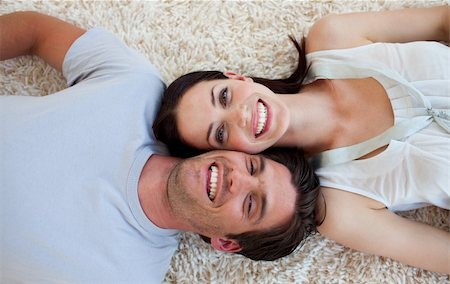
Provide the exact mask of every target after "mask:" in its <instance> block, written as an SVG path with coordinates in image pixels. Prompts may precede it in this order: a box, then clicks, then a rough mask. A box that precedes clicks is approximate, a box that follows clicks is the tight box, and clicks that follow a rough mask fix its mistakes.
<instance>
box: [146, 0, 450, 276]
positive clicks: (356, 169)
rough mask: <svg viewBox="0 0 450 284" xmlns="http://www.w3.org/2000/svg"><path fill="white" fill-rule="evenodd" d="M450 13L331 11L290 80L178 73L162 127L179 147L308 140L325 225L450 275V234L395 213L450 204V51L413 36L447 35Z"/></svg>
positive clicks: (254, 148)
mask: <svg viewBox="0 0 450 284" xmlns="http://www.w3.org/2000/svg"><path fill="white" fill-rule="evenodd" d="M449 14H450V12H449V7H448V6H443V7H434V8H422V9H405V10H398V11H387V12H372V13H352V14H343V15H331V16H327V17H325V18H323V19H321V20H319V21H318V22H317V23H316V24H315V25H314V26H313V27H312V28H311V30H310V32H309V34H308V39H307V41H306V42H305V41H303V44H302V47H300V45H298V44H297V43H296V42H294V43H295V44H296V48H297V50H298V51H299V54H300V57H299V66H298V68H297V70H296V71H295V72H294V73H293V74H292V75H291V76H290V77H289V78H287V79H284V80H283V79H281V80H268V79H262V78H247V77H244V76H241V75H237V74H234V73H231V72H227V73H224V74H222V73H220V72H194V73H191V74H187V75H185V76H182V77H180V78H179V79H177V80H176V81H174V82H173V83H172V84H171V85H170V86H169V88H168V89H167V91H166V95H165V98H164V101H163V105H162V108H161V110H160V113H159V115H158V119H157V120H156V121H155V124H154V130H155V134H156V135H157V138H159V139H161V140H162V141H163V142H165V143H167V144H168V146H169V147H170V149H171V151H172V152H173V153H174V154H178V155H183V154H193V153H195V152H196V151H200V150H209V149H232V150H240V151H245V152H248V153H258V152H260V151H263V150H264V149H267V148H269V147H272V146H277V147H297V148H302V149H303V150H304V151H305V153H306V155H307V156H308V157H310V158H311V160H312V161H313V162H315V163H316V166H317V167H318V168H319V169H318V170H317V174H318V175H319V177H320V182H321V185H322V190H321V191H322V193H323V196H324V201H323V202H319V205H318V207H317V210H318V215H321V214H324V216H325V219H324V220H323V223H322V224H321V225H320V226H318V227H317V229H318V231H319V232H320V233H322V234H323V235H325V236H328V237H330V238H332V239H334V240H336V241H338V242H340V243H341V244H343V245H346V246H348V247H351V248H354V249H357V250H361V251H364V252H368V253H373V254H377V255H383V256H388V257H392V258H394V259H397V260H399V261H402V262H404V263H407V264H410V265H413V266H417V267H421V268H425V269H429V270H433V271H440V272H446V273H450V265H449V263H448V247H449V243H450V235H449V233H447V232H444V231H442V230H439V229H437V228H433V227H430V226H426V225H423V224H419V223H416V222H413V221H410V220H406V219H404V218H401V217H399V216H397V215H395V214H393V213H392V212H391V211H401V210H409V209H414V208H419V207H423V206H426V205H429V204H433V205H436V206H439V207H442V208H445V209H450V197H449V193H448V189H449V172H448V171H449V168H450V162H449V161H450V156H449V155H450V135H449V132H450V123H449V117H448V116H449V109H450V99H449V94H450V70H449V68H448V66H449V64H450V50H449V48H448V47H447V46H445V45H443V44H441V43H437V42H424V41H419V42H410V41H415V40H435V41H446V42H448V41H449V17H450V16H449ZM389 42H390V43H389ZM394 42H402V44H398V43H394ZM405 42H409V43H405ZM425 188H426V192H424V189H425ZM386 208H388V209H389V210H386ZM355 212H357V214H355ZM394 228H395V229H394Z"/></svg>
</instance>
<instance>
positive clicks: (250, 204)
mask: <svg viewBox="0 0 450 284" xmlns="http://www.w3.org/2000/svg"><path fill="white" fill-rule="evenodd" d="M252 206H253V198H252V196H251V195H250V197H249V198H248V214H250V212H251V211H252Z"/></svg>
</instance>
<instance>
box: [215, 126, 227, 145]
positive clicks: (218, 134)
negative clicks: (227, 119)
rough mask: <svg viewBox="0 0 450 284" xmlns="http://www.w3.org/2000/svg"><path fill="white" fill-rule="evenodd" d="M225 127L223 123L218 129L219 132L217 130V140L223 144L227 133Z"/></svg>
mask: <svg viewBox="0 0 450 284" xmlns="http://www.w3.org/2000/svg"><path fill="white" fill-rule="evenodd" d="M224 132H225V129H224V126H223V125H221V126H220V127H219V128H218V129H217V132H216V140H217V142H218V143H219V144H223V139H224V137H223V136H224V135H225V133H224Z"/></svg>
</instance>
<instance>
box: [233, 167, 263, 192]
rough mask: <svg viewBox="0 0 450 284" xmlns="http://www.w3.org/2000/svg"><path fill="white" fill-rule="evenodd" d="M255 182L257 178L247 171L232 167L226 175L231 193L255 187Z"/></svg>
mask: <svg viewBox="0 0 450 284" xmlns="http://www.w3.org/2000/svg"><path fill="white" fill-rule="evenodd" d="M257 183H258V181H257V179H256V178H255V177H252V176H251V175H250V174H249V173H247V172H242V171H239V170H236V169H234V170H232V171H231V172H230V173H229V175H228V185H229V188H228V190H229V192H230V193H231V194H232V195H239V194H241V193H245V192H247V191H249V190H254V189H256V188H257Z"/></svg>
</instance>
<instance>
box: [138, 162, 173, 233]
mask: <svg viewBox="0 0 450 284" xmlns="http://www.w3.org/2000/svg"><path fill="white" fill-rule="evenodd" d="M178 162H179V159H178V158H174V157H170V156H161V155H156V154H154V155H152V156H151V157H150V158H149V159H148V160H147V163H146V164H145V166H144V168H143V169H142V173H141V176H140V177H139V183H138V196H139V203H140V204H141V207H142V210H143V211H144V213H145V215H146V216H147V218H148V219H150V221H151V222H152V223H153V224H155V225H156V226H158V227H160V228H163V229H178V226H177V223H176V220H175V218H174V216H173V215H172V214H171V212H172V211H171V210H170V206H169V200H168V195H167V181H168V178H169V175H170V172H171V171H172V169H173V167H175V166H176V165H177V164H178Z"/></svg>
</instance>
